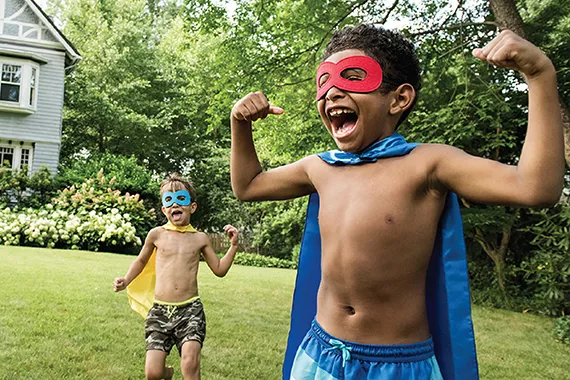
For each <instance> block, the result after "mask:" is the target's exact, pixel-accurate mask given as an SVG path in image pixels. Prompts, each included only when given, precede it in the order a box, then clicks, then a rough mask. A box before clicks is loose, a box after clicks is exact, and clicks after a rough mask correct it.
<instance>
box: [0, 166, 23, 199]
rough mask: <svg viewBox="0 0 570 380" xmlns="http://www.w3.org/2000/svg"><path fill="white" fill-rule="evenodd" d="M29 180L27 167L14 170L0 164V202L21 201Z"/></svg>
mask: <svg viewBox="0 0 570 380" xmlns="http://www.w3.org/2000/svg"><path fill="white" fill-rule="evenodd" d="M29 180H30V178H29V177H28V168H27V167H23V168H22V169H21V170H16V169H11V168H6V167H2V166H0V203H3V204H9V203H11V202H12V201H16V202H19V201H21V200H22V198H23V195H24V191H26V188H27V187H28V182H29Z"/></svg>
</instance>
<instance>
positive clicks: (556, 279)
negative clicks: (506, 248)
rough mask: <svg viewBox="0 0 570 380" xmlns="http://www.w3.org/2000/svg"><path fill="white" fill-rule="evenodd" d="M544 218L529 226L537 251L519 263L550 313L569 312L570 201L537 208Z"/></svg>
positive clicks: (539, 302) (536, 294)
mask: <svg viewBox="0 0 570 380" xmlns="http://www.w3.org/2000/svg"><path fill="white" fill-rule="evenodd" d="M537 213H538V215H539V217H540V218H541V220H539V221H538V222H537V223H536V224H534V225H532V226H531V227H529V229H530V231H532V232H533V233H534V236H535V237H534V239H533V240H532V241H531V244H532V245H533V246H534V247H535V248H534V250H533V251H534V252H533V253H534V255H533V256H532V257H530V258H529V259H527V260H525V261H524V262H523V263H522V264H521V267H520V270H521V271H522V272H523V273H524V278H525V280H526V281H527V283H528V285H529V287H531V288H532V289H534V292H535V296H536V298H537V301H538V304H539V305H541V306H542V308H541V309H542V310H541V311H543V312H546V313H548V314H550V315H561V314H562V315H564V314H568V313H570V233H569V231H568V226H569V225H570V205H568V204H561V205H558V206H557V207H555V208H552V209H547V210H541V211H539V212H537Z"/></svg>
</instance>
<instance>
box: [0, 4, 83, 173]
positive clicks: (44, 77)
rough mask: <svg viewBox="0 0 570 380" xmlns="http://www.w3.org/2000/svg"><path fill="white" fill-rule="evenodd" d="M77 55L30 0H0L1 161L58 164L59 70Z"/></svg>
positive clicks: (74, 61) (73, 62)
mask: <svg viewBox="0 0 570 380" xmlns="http://www.w3.org/2000/svg"><path fill="white" fill-rule="evenodd" d="M80 59H81V56H80V55H79V53H78V52H77V50H76V49H75V48H74V47H73V45H72V44H71V43H70V42H69V41H68V40H67V39H66V38H65V36H64V35H63V34H62V33H61V31H60V30H59V29H58V28H57V27H56V26H55V25H54V23H53V22H52V21H51V19H50V18H49V16H47V15H46V14H45V13H44V12H43V10H42V9H41V8H40V7H39V6H38V5H37V4H36V3H35V2H34V1H33V0H0V69H1V70H2V72H1V76H0V163H1V164H4V165H8V166H10V167H12V168H15V169H19V168H21V167H22V166H24V165H27V166H28V167H29V168H30V170H31V171H32V172H35V171H37V170H38V169H39V168H40V167H41V166H42V165H45V166H47V167H48V168H49V169H50V171H51V172H52V173H55V171H56V170H57V165H58V162H59V152H60V147H61V123H62V111H63V89H64V75H65V73H66V72H69V71H70V70H71V69H73V67H74V66H75V65H76V64H77V63H78V62H79V60H80Z"/></svg>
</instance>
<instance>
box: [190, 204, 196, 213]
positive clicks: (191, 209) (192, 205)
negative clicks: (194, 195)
mask: <svg viewBox="0 0 570 380" xmlns="http://www.w3.org/2000/svg"><path fill="white" fill-rule="evenodd" d="M197 208H198V203H196V202H192V203H190V214H194V212H195V211H196V209H197Z"/></svg>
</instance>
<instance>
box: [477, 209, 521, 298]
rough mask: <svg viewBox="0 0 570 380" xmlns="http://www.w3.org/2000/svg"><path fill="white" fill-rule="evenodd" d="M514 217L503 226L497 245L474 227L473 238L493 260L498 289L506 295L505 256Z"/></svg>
mask: <svg viewBox="0 0 570 380" xmlns="http://www.w3.org/2000/svg"><path fill="white" fill-rule="evenodd" d="M515 220H516V218H513V220H512V223H511V224H509V225H506V226H504V227H503V233H502V236H501V242H500V243H499V245H498V246H497V245H495V244H493V243H492V242H489V240H487V239H486V238H485V235H483V232H481V230H480V229H479V228H475V240H476V241H477V242H478V243H479V245H480V246H481V247H482V248H483V250H484V251H485V253H486V254H487V256H489V257H490V258H491V260H493V263H494V264H495V272H496V274H497V283H498V284H499V289H500V290H501V293H503V295H506V292H505V266H506V265H505V258H506V257H507V252H508V250H509V242H510V240H511V234H512V230H513V225H514V221H515Z"/></svg>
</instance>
